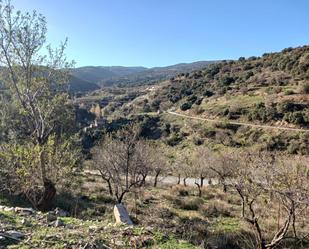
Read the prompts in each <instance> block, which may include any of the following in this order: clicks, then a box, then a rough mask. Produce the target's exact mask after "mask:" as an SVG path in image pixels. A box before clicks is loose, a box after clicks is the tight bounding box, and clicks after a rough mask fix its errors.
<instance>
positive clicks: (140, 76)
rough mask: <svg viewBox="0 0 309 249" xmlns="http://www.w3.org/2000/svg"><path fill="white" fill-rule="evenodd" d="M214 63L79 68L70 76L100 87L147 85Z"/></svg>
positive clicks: (73, 70)
mask: <svg viewBox="0 0 309 249" xmlns="http://www.w3.org/2000/svg"><path fill="white" fill-rule="evenodd" d="M215 62H216V61H199V62H194V63H181V64H177V65H172V66H167V67H154V68H145V67H121V66H112V67H94V66H89V67H80V68H74V69H72V74H73V75H74V76H75V77H77V78H79V79H82V80H85V81H89V82H93V83H96V84H98V85H100V86H112V85H120V84H121V85H132V84H149V83H154V82H156V81H160V80H165V79H169V78H171V77H173V76H176V75H177V74H179V73H188V72H191V71H193V70H199V69H203V68H205V67H207V66H208V65H209V64H212V63H215Z"/></svg>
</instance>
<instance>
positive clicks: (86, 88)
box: [69, 75, 100, 93]
mask: <svg viewBox="0 0 309 249" xmlns="http://www.w3.org/2000/svg"><path fill="white" fill-rule="evenodd" d="M98 89H100V87H99V86H98V85H97V84H95V83H92V82H90V81H87V80H83V79H81V78H77V77H75V76H73V75H72V76H71V78H70V81H69V91H70V92H71V93H84V92H92V91H95V90H98Z"/></svg>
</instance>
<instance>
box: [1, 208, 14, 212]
mask: <svg viewBox="0 0 309 249" xmlns="http://www.w3.org/2000/svg"><path fill="white" fill-rule="evenodd" d="M3 211H6V212H12V211H14V208H13V207H4V209H3Z"/></svg>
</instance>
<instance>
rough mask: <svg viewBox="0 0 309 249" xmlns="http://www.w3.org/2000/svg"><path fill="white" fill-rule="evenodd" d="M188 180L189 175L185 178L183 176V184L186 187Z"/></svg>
mask: <svg viewBox="0 0 309 249" xmlns="http://www.w3.org/2000/svg"><path fill="white" fill-rule="evenodd" d="M186 181H187V177H184V178H183V185H184V186H185V187H187V182H186Z"/></svg>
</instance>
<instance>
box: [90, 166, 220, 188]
mask: <svg viewBox="0 0 309 249" xmlns="http://www.w3.org/2000/svg"><path fill="white" fill-rule="evenodd" d="M84 173H85V174H90V175H93V176H100V173H99V171H97V170H84ZM153 181H154V177H153V176H147V179H146V182H148V183H153ZM177 182H178V177H176V176H160V177H159V179H158V185H176V184H177ZM195 182H198V183H199V182H200V179H197V178H191V177H188V178H186V184H187V186H196V185H195ZM180 184H181V185H183V177H181V178H180ZM212 184H217V181H216V180H215V179H213V180H212ZM204 185H205V186H207V185H208V179H204Z"/></svg>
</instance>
